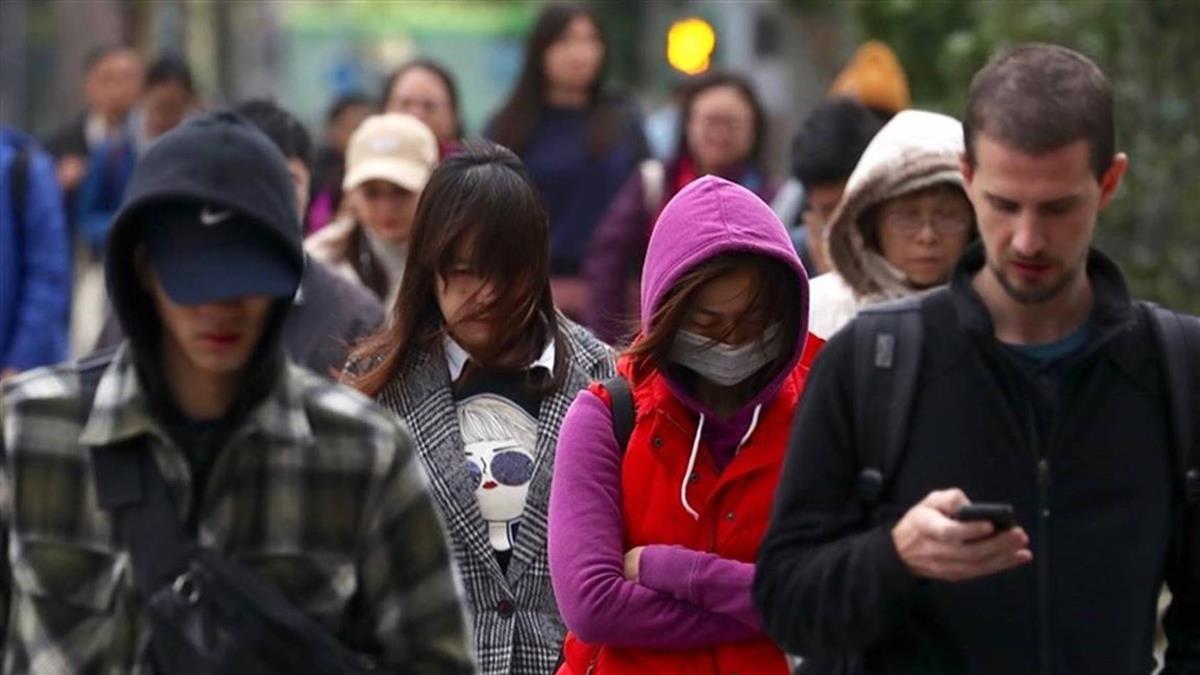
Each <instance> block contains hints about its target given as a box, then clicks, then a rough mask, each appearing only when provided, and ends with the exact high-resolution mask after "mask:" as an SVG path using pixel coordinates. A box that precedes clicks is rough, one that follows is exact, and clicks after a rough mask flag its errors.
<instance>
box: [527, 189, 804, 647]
mask: <svg viewBox="0 0 1200 675" xmlns="http://www.w3.org/2000/svg"><path fill="white" fill-rule="evenodd" d="M738 252H746V253H756V254H759V255H762V256H764V257H768V258H773V259H776V260H780V261H782V262H783V263H785V264H786V265H787V266H788V267H789V268H791V269H792V270H794V271H795V274H796V283H797V284H798V285H799V286H800V290H801V293H800V297H801V298H802V303H803V306H802V307H801V311H802V316H804V317H805V318H806V319H807V316H808V277H807V274H806V272H805V270H804V266H803V264H802V263H801V262H800V259H799V258H798V257H797V256H796V251H795V248H794V247H793V246H792V242H791V239H790V237H789V236H788V233H787V231H786V229H785V228H784V226H783V224H782V223H780V222H779V219H778V218H777V217H776V216H775V214H774V213H773V212H772V211H771V209H770V207H768V206H767V205H766V204H765V203H763V201H762V200H761V199H759V198H758V197H756V196H755V195H754V193H752V192H750V191H749V190H747V189H745V188H743V187H741V186H739V185H737V184H735V183H731V182H729V181H727V180H724V179H721V178H717V177H714V176H705V177H704V178H701V179H699V180H696V181H694V182H692V183H691V184H690V185H688V186H687V187H686V188H684V189H683V190H681V191H680V192H679V193H678V194H677V195H676V196H675V197H674V198H673V199H671V201H670V202H669V203H668V204H667V206H666V208H664V209H663V212H662V214H661V215H660V216H659V220H658V222H657V224H656V225H655V227H654V234H653V236H652V237H651V239H650V245H649V248H648V249H647V252H646V263H645V266H644V272H643V276H642V310H641V311H642V317H641V324H642V328H643V329H645V328H646V327H647V326H648V324H649V322H650V317H652V316H653V314H654V312H655V310H656V309H657V308H658V306H659V305H660V304H661V303H662V301H663V299H664V298H665V297H666V296H667V294H668V293H669V291H670V290H671V288H672V287H673V286H674V285H675V284H676V283H677V282H678V281H679V279H680V278H681V277H682V276H683V275H685V274H686V273H688V272H689V271H690V270H692V269H694V268H695V267H696V266H698V265H701V264H703V263H705V262H707V261H709V260H712V259H713V258H715V257H717V256H720V255H723V254H727V253H738ZM806 335H807V321H806V320H805V321H802V322H801V325H800V330H799V334H798V335H797V336H796V339H795V341H794V344H795V353H794V354H793V357H792V362H791V365H790V366H789V367H788V368H786V369H783V370H782V371H781V372H780V373H779V375H778V376H777V377H776V379H775V380H774V381H773V382H772V384H771V385H769V386H768V387H766V388H765V389H764V390H763V391H762V392H761V393H760V394H759V395H758V396H757V397H755V399H754V400H753V401H750V402H748V403H747V404H746V406H745V407H744V408H743V409H742V410H741V411H739V412H737V413H735V414H734V415H732V416H731V417H729V418H727V419H723V420H722V419H719V418H717V416H716V415H714V414H712V411H709V410H707V409H706V408H705V407H704V406H703V405H702V404H700V403H699V402H698V401H696V400H694V399H693V398H692V397H690V396H688V394H687V393H686V391H685V390H684V388H683V387H682V386H681V385H678V384H676V383H673V382H669V383H670V384H671V389H672V392H673V393H674V394H675V396H676V397H677V398H678V399H679V400H680V401H681V402H682V403H683V404H684V405H685V406H687V407H688V408H690V409H692V410H694V411H696V412H698V413H700V412H703V413H705V416H706V418H707V420H708V421H707V422H706V424H705V428H704V434H703V435H704V438H705V440H706V441H708V444H709V445H710V446H711V447H713V449H714V455H716V454H726V453H725V452H723V449H724V450H725V451H727V455H728V456H726V457H716V456H714V459H716V460H717V461H718V464H720V465H724V464H725V463H727V462H728V457H731V456H732V454H733V451H734V450H736V446H737V444H738V442H739V441H740V440H741V439H742V437H743V436H744V435H745V434H746V432H747V430H748V427H749V426H750V423H751V420H750V418H751V416H752V412H753V409H754V408H755V407H756V406H757V405H758V404H759V403H762V402H764V401H768V400H770V399H771V398H772V397H773V396H775V394H776V393H777V392H778V389H779V385H780V384H781V383H782V381H783V379H784V377H786V375H787V373H789V372H790V371H791V370H792V368H794V367H795V365H796V362H797V361H798V360H799V359H800V356H801V353H802V350H803V348H804V342H805V337H806ZM612 425H613V422H612V413H611V411H610V410H609V408H608V406H607V405H606V404H605V403H604V402H603V401H601V400H600V399H599V398H598V397H597V396H595V395H594V394H592V393H591V392H589V391H586V390H585V391H583V392H580V394H579V397H578V398H577V399H576V400H575V403H574V404H573V405H572V407H571V410H570V412H568V413H567V417H566V419H565V420H564V421H563V425H562V428H561V430H560V431H559V440H558V450H557V452H556V459H555V470H554V482H553V485H552V488H551V497H550V531H549V557H550V571H551V578H552V579H553V581H554V589H555V595H556V597H557V599H558V604H559V610H560V612H561V614H562V616H563V619H564V621H565V622H566V624H567V626H568V628H570V629H571V630H572V631H573V632H574V633H575V634H576V635H578V636H579V638H580V639H582V640H584V641H585V642H591V643H594V644H607V645H613V646H625V647H646V648H660V649H691V648H697V647H707V646H711V645H716V644H724V643H729V642H736V641H740V640H744V639H749V638H752V637H755V636H758V635H761V632H762V629H761V626H760V622H759V617H758V613H757V611H756V610H755V609H754V606H753V601H752V598H751V593H750V588H751V584H752V581H753V579H754V565H752V564H748V563H743V562H738V561H733V560H727V559H724V558H720V557H718V556H716V555H713V554H710V553H703V552H699V551H693V550H690V549H686V548H683V547H678V546H648V547H646V549H645V550H644V551H643V553H642V556H641V560H640V562H639V580H638V582H636V583H634V582H630V581H626V580H625V578H624V576H623V565H624V557H625V541H624V534H623V531H622V528H623V526H622V522H621V512H620V504H621V495H620V491H621V460H622V457H623V453H624V449H623V448H621V447H618V445H617V442H616V439H615V438H614V437H613V426H612Z"/></svg>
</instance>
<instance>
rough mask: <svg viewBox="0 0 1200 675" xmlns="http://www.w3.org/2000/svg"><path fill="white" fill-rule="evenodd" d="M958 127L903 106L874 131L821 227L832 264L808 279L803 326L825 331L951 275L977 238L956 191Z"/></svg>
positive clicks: (969, 212) (951, 120) (959, 178)
mask: <svg viewBox="0 0 1200 675" xmlns="http://www.w3.org/2000/svg"><path fill="white" fill-rule="evenodd" d="M962 152H963V133H962V125H961V124H960V123H959V122H958V120H956V119H954V118H952V117H947V116H946V115H940V114H938V113H931V112H924V111H920V110H906V111H904V112H902V113H900V114H899V115H896V116H895V117H893V118H892V121H891V122H888V123H887V125H885V126H884V127H883V129H882V130H881V131H880V132H879V133H878V134H877V135H876V136H875V138H874V140H872V141H871V143H870V145H868V146H867V149H866V151H864V152H863V154H862V158H861V159H859V161H858V166H856V167H855V168H854V173H853V174H851V175H850V179H849V180H848V181H847V183H846V188H845V191H844V192H843V193H842V198H841V201H840V202H839V203H838V206H837V209H836V210H835V211H834V213H833V215H832V216H831V218H830V222H829V227H828V229H827V231H826V233H825V239H826V245H827V250H828V253H829V257H830V261H831V262H832V263H833V268H834V270H833V271H831V272H829V273H827V274H823V275H821V276H819V277H816V278H815V279H813V281H812V302H811V304H810V307H811V308H812V314H811V317H810V319H809V320H810V322H811V327H810V330H811V331H812V332H813V334H814V335H817V336H818V337H821V338H823V339H828V338H829V337H830V336H831V335H833V333H835V332H837V330H838V329H839V328H841V327H842V326H843V325H845V324H846V322H848V321H850V319H852V318H854V316H855V315H856V314H857V313H858V312H859V310H860V309H861V308H862V307H864V306H866V305H871V304H874V303H877V302H881V301H883V300H892V299H895V298H900V297H904V296H906V295H912V294H914V293H917V292H919V291H923V290H925V289H928V288H932V287H934V286H940V285H942V284H944V283H946V282H947V281H948V280H949V279H950V273H951V271H952V270H953V269H954V265H955V264H956V263H957V262H958V259H959V256H961V255H962V252H963V251H964V250H965V249H966V247H967V244H969V243H970V242H971V240H972V239H974V238H975V236H976V233H975V213H974V211H973V210H972V209H971V203H970V202H969V201H968V200H967V195H966V193H965V192H964V191H963V179H962V172H961V171H960V170H959V166H958V162H959V157H960V156H961V155H962Z"/></svg>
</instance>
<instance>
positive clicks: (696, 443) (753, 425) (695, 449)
mask: <svg viewBox="0 0 1200 675" xmlns="http://www.w3.org/2000/svg"><path fill="white" fill-rule="evenodd" d="M761 412H762V404H761V403H759V404H758V405H756V406H754V415H753V416H752V417H751V418H750V428H749V429H747V430H746V435H745V436H742V440H741V442H740V443H738V446H737V450H735V451H734V454H737V453H738V452H741V451H742V446H743V445H745V444H746V442H747V441H749V440H750V436H751V434H753V433H754V430H755V429H757V428H758V416H759V413H761ZM703 433H704V413H700V423H699V424H697V425H696V438H695V440H693V441H692V454H691V455H690V456H689V457H688V464H687V471H684V472H683V482H682V483H680V484H679V503H681V504H683V510H684V511H687V512H688V514H689V515H691V517H692V518H693V519H695V520H700V514H699V513H697V512H696V510H695V509H693V508H692V505H691V504H689V503H688V498H687V486H688V479H689V478H691V477H692V472H693V471H695V470H696V456H697V455H699V454H700V437H701V435H702V434H703Z"/></svg>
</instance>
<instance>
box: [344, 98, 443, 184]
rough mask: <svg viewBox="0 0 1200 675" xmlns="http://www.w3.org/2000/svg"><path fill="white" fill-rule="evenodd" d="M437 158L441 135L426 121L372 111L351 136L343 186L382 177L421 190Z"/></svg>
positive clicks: (409, 116) (347, 149) (390, 181)
mask: <svg viewBox="0 0 1200 675" xmlns="http://www.w3.org/2000/svg"><path fill="white" fill-rule="evenodd" d="M437 160H438V145H437V138H435V137H434V135H433V132H432V131H430V130H429V127H427V126H425V123H424V122H422V121H421V120H419V119H417V118H416V117H413V116H412V115H401V114H398V113H388V114H386V115H372V116H370V117H368V118H367V119H366V120H364V121H363V123H362V124H360V125H359V127H358V129H356V130H355V131H354V134H353V135H351V136H350V144H349V145H348V146H347V148H346V178H345V180H343V181H342V189H343V190H346V191H350V190H353V189H354V188H356V187H358V186H359V185H362V184H363V183H365V182H367V181H369V180H376V179H378V180H385V181H387V182H389V183H395V184H396V185H399V186H400V187H402V188H404V189H406V190H411V191H413V192H420V191H421V190H422V189H424V187H425V183H426V181H428V180H429V174H430V172H431V171H433V165H434V164H436V163H437Z"/></svg>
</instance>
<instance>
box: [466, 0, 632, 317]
mask: <svg viewBox="0 0 1200 675" xmlns="http://www.w3.org/2000/svg"><path fill="white" fill-rule="evenodd" d="M608 55H609V48H608V42H607V40H606V38H605V35H604V32H603V30H602V29H601V26H600V22H599V20H598V19H597V17H596V14H595V12H593V11H592V10H591V9H590V8H588V7H587V6H586V5H583V4H568V3H552V4H549V5H547V6H546V7H545V9H543V10H542V13H541V14H540V15H539V16H538V19H537V22H536V23H535V24H534V26H533V30H532V31H531V32H530V34H529V38H528V41H527V43H526V47H525V62H524V65H523V66H522V68H521V74H520V76H519V77H518V78H517V82H516V84H515V85H514V87H513V90H512V94H511V95H510V96H509V99H508V100H507V101H506V102H505V103H504V105H503V106H502V107H501V108H500V110H499V111H498V112H497V113H496V116H495V117H493V118H492V120H491V122H489V123H488V125H487V127H486V128H485V130H484V135H485V136H486V137H487V138H489V139H491V140H493V141H496V142H497V143H499V144H501V145H503V146H505V147H507V148H509V149H510V150H512V151H513V152H515V153H517V155H518V156H520V158H521V161H522V162H524V163H525V166H526V167H528V168H529V173H530V175H531V176H532V177H533V182H534V184H535V185H536V186H537V188H538V192H540V193H541V196H542V200H543V201H544V202H545V203H546V211H547V212H548V213H549V214H550V274H551V289H552V292H553V293H554V302H555V304H556V305H558V307H559V309H560V310H562V311H563V312H564V313H566V314H567V315H568V316H570V317H572V318H576V319H578V318H580V317H581V316H582V315H583V313H584V311H585V310H584V305H585V303H586V302H587V297H588V294H587V291H586V288H585V286H584V282H583V279H582V277H581V276H580V268H581V266H582V264H583V258H584V255H586V253H587V248H588V243H589V242H590V241H591V240H592V231H593V230H594V229H595V227H596V223H597V221H599V219H600V216H601V215H602V214H603V213H604V210H605V209H606V208H608V205H609V203H610V202H611V201H612V200H613V197H615V196H616V194H617V190H619V189H620V188H621V185H622V184H623V183H624V182H625V179H626V178H627V177H628V176H629V175H630V174H631V173H633V172H634V170H635V169H636V168H637V166H638V162H640V161H641V160H642V159H644V158H645V157H646V153H647V151H646V137H645V135H644V133H643V132H642V124H641V115H640V113H639V112H638V111H637V109H636V107H635V106H634V105H633V103H632V102H631V101H629V100H628V99H626V98H624V97H622V96H618V95H615V94H613V93H612V92H610V91H608V89H607V88H606V80H607V78H606V77H605V65H606V63H607V61H608Z"/></svg>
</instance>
